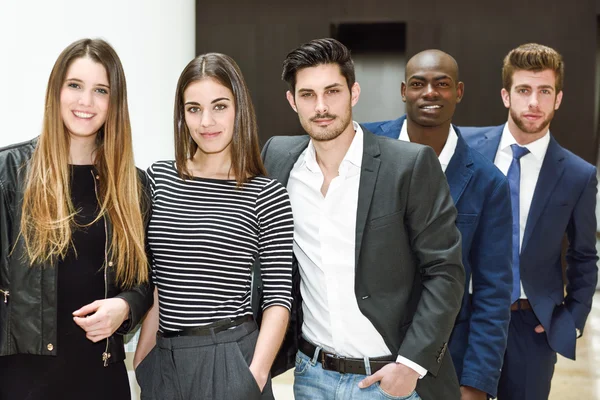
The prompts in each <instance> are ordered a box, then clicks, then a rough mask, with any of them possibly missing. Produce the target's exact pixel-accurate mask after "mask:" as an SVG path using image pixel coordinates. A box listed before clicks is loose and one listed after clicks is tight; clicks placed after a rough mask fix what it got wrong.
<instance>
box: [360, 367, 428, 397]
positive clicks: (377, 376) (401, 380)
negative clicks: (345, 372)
mask: <svg viewBox="0 0 600 400" xmlns="http://www.w3.org/2000/svg"><path fill="white" fill-rule="evenodd" d="M417 379H419V373H418V372H417V371H415V370H413V369H412V368H409V367H407V366H406V365H404V364H400V363H390V364H388V365H386V366H385V367H383V368H381V369H380V370H379V371H377V372H375V373H374V374H373V375H370V376H367V377H366V378H365V379H363V380H362V381H360V383H359V384H358V387H359V388H361V389H364V388H366V387H369V386H371V385H372V384H374V383H375V382H379V386H380V387H381V389H382V390H383V391H384V392H386V393H387V394H389V395H391V396H408V395H410V394H411V393H412V392H413V391H414V390H415V388H416V387H417Z"/></svg>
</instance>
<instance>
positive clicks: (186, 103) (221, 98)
mask: <svg viewBox="0 0 600 400" xmlns="http://www.w3.org/2000/svg"><path fill="white" fill-rule="evenodd" d="M222 100H225V101H231V99H229V98H227V97H219V98H217V99H214V100H213V101H211V102H210V104H215V103H218V102H219V101H222ZM187 105H192V106H199V105H200V103H198V102H197V101H187V102H185V103H184V106H187Z"/></svg>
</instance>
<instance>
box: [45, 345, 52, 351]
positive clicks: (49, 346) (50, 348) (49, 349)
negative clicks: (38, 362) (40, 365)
mask: <svg viewBox="0 0 600 400" xmlns="http://www.w3.org/2000/svg"><path fill="white" fill-rule="evenodd" d="M46 348H47V349H48V351H52V350H54V345H53V344H52V343H48V346H46Z"/></svg>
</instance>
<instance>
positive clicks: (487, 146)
mask: <svg viewBox="0 0 600 400" xmlns="http://www.w3.org/2000/svg"><path fill="white" fill-rule="evenodd" d="M503 130H504V125H500V126H498V127H496V128H494V129H492V130H490V131H488V132H487V133H486V134H485V136H484V138H483V139H481V141H480V142H479V143H478V144H477V146H475V149H476V150H477V151H479V152H480V153H481V154H483V155H484V156H485V157H486V158H487V159H488V160H490V161H492V162H494V160H495V159H496V152H497V151H498V146H500V139H501V138H502V131H503Z"/></svg>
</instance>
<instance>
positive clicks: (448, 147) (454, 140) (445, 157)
mask: <svg viewBox="0 0 600 400" xmlns="http://www.w3.org/2000/svg"><path fill="white" fill-rule="evenodd" d="M407 126H408V124H407V123H406V121H404V122H403V123H402V128H401V129H400V136H399V137H398V139H399V140H403V141H405V142H410V136H408V128H407ZM457 144H458V135H457V134H456V131H455V130H454V127H453V126H452V124H450V131H449V132H448V139H446V144H444V148H443V149H442V152H441V153H440V155H439V156H438V160H439V162H440V165H441V166H442V170H443V171H444V172H446V168H447V167H448V164H450V160H451V159H452V156H453V155H454V152H455V151H456V145H457Z"/></svg>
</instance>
